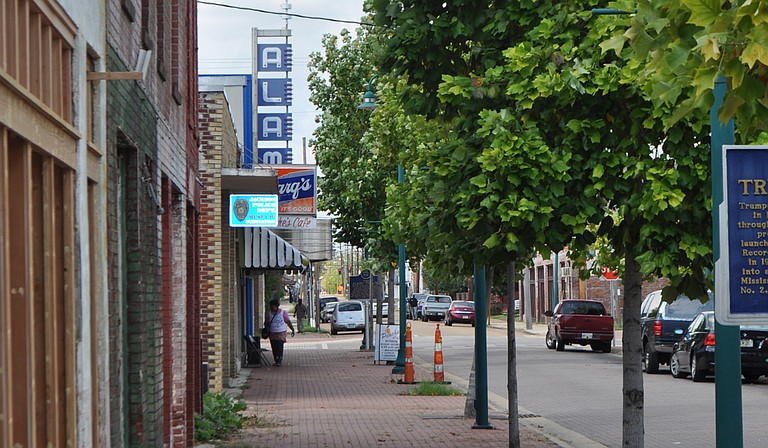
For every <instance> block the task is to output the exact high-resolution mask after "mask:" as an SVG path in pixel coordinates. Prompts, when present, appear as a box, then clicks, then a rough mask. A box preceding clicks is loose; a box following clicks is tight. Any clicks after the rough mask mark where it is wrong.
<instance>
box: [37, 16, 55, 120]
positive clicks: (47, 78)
mask: <svg viewBox="0 0 768 448" xmlns="http://www.w3.org/2000/svg"><path fill="white" fill-rule="evenodd" d="M40 44H41V47H42V50H41V51H40V59H41V60H40V63H41V66H42V79H41V80H40V81H41V83H42V86H43V91H42V94H41V96H40V99H41V100H43V103H45V104H46V105H48V107H50V108H51V109H54V107H53V106H52V103H53V96H52V95H53V74H54V73H56V67H55V66H54V65H53V59H52V54H51V53H52V48H53V29H52V28H51V26H50V25H48V24H43V28H42V32H41V33H40Z"/></svg>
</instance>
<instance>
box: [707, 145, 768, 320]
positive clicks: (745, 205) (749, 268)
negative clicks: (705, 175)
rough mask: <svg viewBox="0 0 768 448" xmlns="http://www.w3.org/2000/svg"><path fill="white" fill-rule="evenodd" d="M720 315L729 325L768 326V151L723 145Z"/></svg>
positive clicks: (717, 267) (717, 305) (718, 281)
mask: <svg viewBox="0 0 768 448" xmlns="http://www.w3.org/2000/svg"><path fill="white" fill-rule="evenodd" d="M722 157H723V198H724V201H723V204H722V205H721V206H720V210H718V213H719V218H720V258H719V260H717V263H716V264H715V287H716V293H715V312H716V317H717V320H718V321H719V322H721V323H723V324H726V325H740V324H764V325H768V147H766V146H732V145H724V146H723V154H722Z"/></svg>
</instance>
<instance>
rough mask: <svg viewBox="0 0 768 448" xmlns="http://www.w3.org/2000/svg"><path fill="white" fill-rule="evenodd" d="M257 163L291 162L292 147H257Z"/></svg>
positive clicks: (282, 163) (280, 163) (281, 163)
mask: <svg viewBox="0 0 768 448" xmlns="http://www.w3.org/2000/svg"><path fill="white" fill-rule="evenodd" d="M259 163H263V164H266V165H284V164H291V163H293V148H259Z"/></svg>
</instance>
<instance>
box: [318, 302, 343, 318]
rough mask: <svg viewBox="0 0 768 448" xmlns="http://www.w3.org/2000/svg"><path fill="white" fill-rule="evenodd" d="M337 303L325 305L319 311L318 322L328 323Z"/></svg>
mask: <svg viewBox="0 0 768 448" xmlns="http://www.w3.org/2000/svg"><path fill="white" fill-rule="evenodd" d="M338 304H339V302H329V303H326V304H325V307H324V308H323V309H322V310H321V311H320V322H323V323H325V322H330V321H331V316H333V310H335V309H336V305H338Z"/></svg>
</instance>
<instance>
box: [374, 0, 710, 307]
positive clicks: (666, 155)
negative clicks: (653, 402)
mask: <svg viewBox="0 0 768 448" xmlns="http://www.w3.org/2000/svg"><path fill="white" fill-rule="evenodd" d="M403 5H404V8H403V9H402V10H392V9H391V7H383V6H382V5H379V4H375V6H376V8H377V13H378V14H377V20H381V21H383V22H384V23H387V24H389V25H390V26H392V27H394V28H395V29H397V30H398V34H399V35H401V36H407V39H408V42H409V45H408V46H404V45H403V41H404V40H405V39H406V37H402V38H398V37H392V38H391V39H389V40H388V41H387V44H388V51H389V52H392V54H391V55H390V56H389V58H388V59H385V64H384V67H383V69H385V70H391V71H394V73H395V74H396V75H398V76H405V77H407V79H409V80H410V81H411V82H412V83H414V81H415V80H422V82H423V84H416V85H413V84H412V86H411V89H410V90H408V92H409V95H410V96H411V98H410V99H409V100H408V102H407V103H406V111H411V112H413V111H419V109H418V108H415V107H409V105H413V104H422V105H425V104H426V105H428V104H434V103H435V101H438V102H439V104H440V107H439V108H437V109H438V110H439V111H438V112H435V111H433V112H430V113H429V115H424V116H425V117H434V120H431V121H439V122H440V123H442V126H444V127H443V128H442V129H444V136H443V137H442V138H441V139H440V140H435V139H432V140H431V141H429V140H427V141H422V143H421V144H420V145H415V146H414V147H416V148H418V151H416V154H414V155H413V156H411V157H410V160H412V162H410V163H409V162H406V173H407V174H408V176H407V179H408V181H407V182H406V183H404V184H403V185H402V186H397V188H395V187H392V186H390V190H391V191H397V193H398V197H399V198H401V199H400V200H399V201H398V202H396V203H394V204H393V203H392V202H390V204H392V205H391V207H392V208H393V209H398V208H399V209H398V210H395V211H394V213H393V216H394V217H395V218H394V219H398V221H399V222H400V223H401V224H400V226H401V227H400V232H401V233H400V234H399V235H400V238H403V239H407V241H408V247H411V246H415V247H419V248H420V249H425V252H426V253H427V254H428V256H429V253H430V252H433V253H439V254H441V255H442V257H441V258H442V260H451V261H452V262H454V264H455V265H456V266H457V267H458V268H460V269H461V268H463V269H465V270H466V269H467V268H468V265H469V264H470V263H473V262H478V261H479V262H485V261H486V260H487V261H490V262H491V263H492V264H497V265H498V264H503V263H506V262H507V261H511V260H521V261H524V260H525V259H526V258H527V257H529V256H530V254H531V253H533V252H535V251H538V252H541V253H542V254H543V255H544V256H547V255H548V254H549V251H550V250H560V249H562V248H564V247H569V248H574V249H586V248H588V247H590V246H592V245H593V244H595V243H596V242H597V239H598V237H604V238H605V239H604V241H605V243H604V244H609V245H610V247H611V250H610V252H611V253H617V254H620V255H619V258H621V256H623V254H624V253H625V251H627V250H629V251H632V253H633V254H635V256H639V257H640V261H641V269H642V272H643V274H645V275H647V276H652V275H655V276H668V277H670V279H671V282H672V287H673V288H679V289H683V290H685V292H687V293H688V294H689V295H692V296H698V295H700V294H701V293H702V292H703V291H704V284H705V282H704V281H705V279H704V278H703V272H704V270H705V268H711V255H710V252H709V250H707V248H708V247H709V245H710V241H711V239H710V232H711V230H710V223H711V215H710V205H709V182H708V170H709V149H708V147H707V146H706V145H705V143H706V139H707V136H706V135H705V133H704V132H703V129H704V128H705V126H704V125H703V124H702V123H706V115H703V114H692V115H689V116H687V117H685V119H683V120H678V121H677V122H676V123H675V124H674V126H670V125H669V124H668V123H667V122H665V121H664V120H662V119H661V118H660V117H661V116H662V115H663V114H665V113H667V114H671V111H670V110H669V108H667V109H662V110H658V107H657V106H656V105H654V104H653V103H652V102H650V101H648V100H647V99H646V98H645V96H644V90H643V89H642V88H641V87H643V85H642V84H639V83H638V82H637V80H638V78H639V77H640V75H641V74H642V73H643V68H642V67H641V66H640V65H639V64H633V63H632V62H631V61H630V62H627V61H625V60H624V59H620V58H617V57H616V55H615V53H613V52H603V51H602V50H601V48H600V45H601V44H603V45H604V46H605V42H606V41H608V40H610V39H611V38H612V36H614V35H615V34H616V33H617V30H618V29H620V28H621V27H622V26H623V25H624V24H625V23H626V20H629V19H617V20H615V21H607V20H603V19H594V18H593V17H592V16H591V14H590V13H589V9H590V7H591V6H592V4H591V3H589V2H585V1H580V2H579V1H576V2H532V3H529V2H504V3H503V4H499V5H497V7H496V8H493V12H491V13H481V14H480V16H482V17H483V18H482V20H481V19H478V20H477V21H474V18H475V17H476V15H474V14H467V15H466V16H462V15H461V14H459V13H460V12H461V11H465V10H466V11H469V10H473V11H485V10H486V9H487V6H488V5H487V2H485V3H484V2H479V1H463V2H460V3H459V4H452V5H449V6H445V7H443V6H439V5H434V6H432V5H431V4H421V3H420V2H405V3H404V4H403ZM379 14H381V15H382V16H381V17H379ZM420 14H421V15H420ZM429 14H432V15H433V16H435V17H438V16H439V17H441V18H445V20H444V21H443V20H436V19H435V20H433V22H434V23H435V24H436V25H435V26H432V22H430V19H431V18H432V17H433V16H430V15H429ZM449 17H450V18H451V20H449ZM459 17H467V18H470V17H471V19H464V20H463V21H462V20H460V19H459ZM622 20H623V21H622ZM502 22H503V23H502ZM420 23H425V24H426V23H429V24H430V25H429V27H428V28H427V27H425V26H422V25H420ZM481 23H482V26H481V25H480V24H481ZM505 24H515V25H514V26H506V25H505ZM465 32H466V33H468V34H467V39H466V42H463V41H462V43H461V45H450V44H445V45H443V43H447V42H448V41H450V40H451V39H455V38H456V36H463V35H464V34H463V33H465ZM451 36H453V37H451ZM502 37H503V39H502ZM398 39H400V41H398ZM458 40H459V41H461V39H458ZM398 42H399V43H398ZM417 42H420V43H422V44H424V45H416V43H417ZM425 48H426V49H428V51H429V52H430V53H431V55H430V56H428V58H431V59H430V60H434V61H443V62H441V63H439V62H435V64H425V60H424V59H420V58H421V56H424V55H423V52H424V51H425V50H424V49H425ZM478 48H482V49H481V50H478V52H479V53H480V54H482V55H483V57H482V58H480V59H477V58H476V57H475V56H476V53H474V52H473V51H474V50H475V49H478ZM472 61H474V62H472ZM459 67H460V68H461V70H463V71H451V70H454V69H457V68H459ZM431 71H438V72H440V71H441V73H442V74H441V75H440V76H439V77H440V81H439V82H437V81H436V80H435V75H434V73H429V72H431ZM414 97H424V98H422V99H418V100H417V99H414ZM421 112H424V111H423V110H421ZM438 129H439V128H438ZM424 165H426V168H427V169H426V170H424V169H422V168H424ZM393 196H394V195H393V194H392V193H390V195H389V197H390V198H391V197H393ZM609 214H615V215H616V217H617V219H616V221H615V222H614V223H613V225H610V226H602V225H601V223H603V221H604V218H605V217H606V216H607V215H609ZM402 222H405V223H406V224H402ZM391 228H392V229H394V225H393V226H391ZM395 231H396V230H395ZM396 239H397V238H396ZM436 258H439V257H432V259H436ZM439 262H440V261H439V260H438V261H436V262H435V266H438V263H439Z"/></svg>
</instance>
